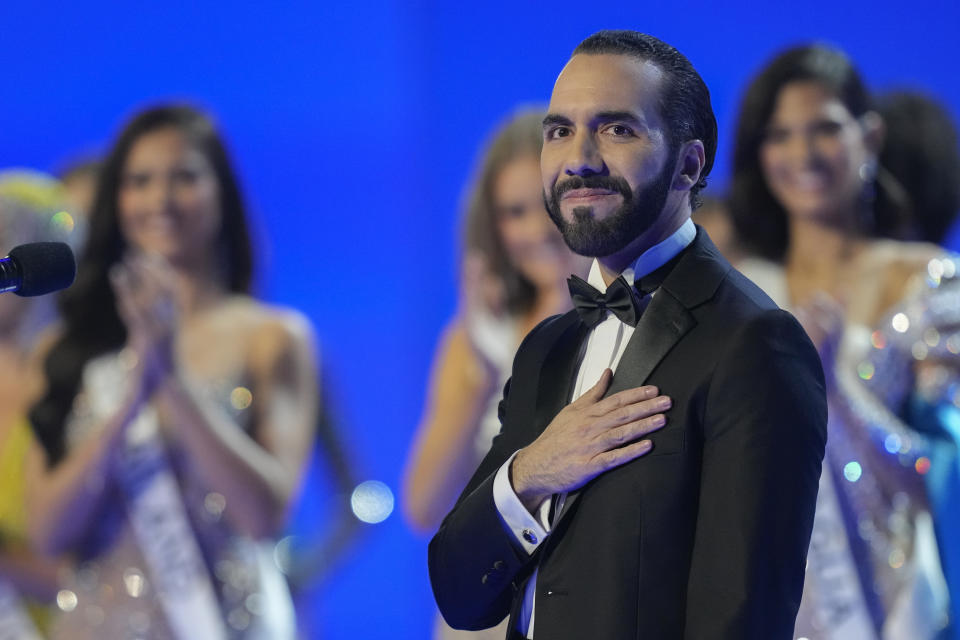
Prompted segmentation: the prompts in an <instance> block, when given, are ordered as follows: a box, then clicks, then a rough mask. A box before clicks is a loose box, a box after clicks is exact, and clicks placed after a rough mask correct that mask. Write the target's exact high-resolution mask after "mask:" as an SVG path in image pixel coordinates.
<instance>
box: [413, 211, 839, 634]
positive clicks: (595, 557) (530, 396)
mask: <svg viewBox="0 0 960 640" xmlns="http://www.w3.org/2000/svg"><path fill="white" fill-rule="evenodd" d="M672 264H673V266H672V269H671V270H670V272H669V273H668V274H667V275H666V277H665V279H664V281H663V284H662V285H661V287H660V289H659V291H658V292H657V293H656V295H655V296H654V297H653V300H652V301H651V303H650V305H649V306H648V307H647V309H646V311H645V312H644V314H643V316H642V318H641V319H640V322H639V324H638V325H637V328H636V331H635V332H634V334H633V337H632V338H631V340H630V342H629V343H628V345H627V347H626V351H625V352H624V354H623V357H622V358H621V361H620V364H619V366H618V368H617V371H616V375H614V378H613V382H612V384H611V388H610V391H609V393H615V392H617V391H620V390H623V389H627V388H631V387H637V386H641V385H644V384H653V385H657V386H658V387H659V388H660V392H661V393H663V394H666V395H669V396H670V397H671V398H672V399H673V406H672V408H671V409H670V410H669V411H668V412H667V414H666V415H667V425H666V426H665V427H664V428H663V429H662V430H660V431H658V432H657V433H655V434H654V435H653V436H652V440H653V443H654V447H653V450H652V451H651V452H650V453H649V454H647V455H646V456H643V457H641V458H638V459H636V460H634V461H632V462H629V463H627V464H626V465H623V466H622V467H619V468H616V469H613V470H611V471H608V472H606V473H604V474H602V475H600V476H598V477H597V478H595V479H593V480H592V481H591V482H589V483H587V484H586V485H585V486H584V487H583V488H582V489H580V490H579V491H577V492H573V493H571V494H570V496H568V498H567V501H566V504H565V506H564V508H563V511H562V513H560V514H559V516H558V519H557V520H556V521H555V524H554V527H553V531H552V533H551V534H550V535H549V536H548V537H547V539H546V540H545V541H544V542H543V543H542V544H541V545H540V547H539V548H538V549H537V550H536V552H535V553H534V554H533V555H528V554H527V553H526V552H525V551H524V550H523V549H522V547H520V546H519V545H518V544H517V543H516V540H515V538H514V537H513V534H512V533H511V532H510V531H509V530H508V529H507V528H506V526H505V525H504V523H503V521H502V519H501V518H500V516H499V513H498V511H497V508H496V506H495V504H494V500H493V478H494V476H495V474H496V472H497V470H498V469H499V467H500V466H501V465H502V464H503V463H504V462H505V461H506V460H507V458H508V457H509V456H510V455H511V454H513V452H514V451H517V450H518V449H520V448H522V447H524V446H526V445H528V444H530V443H531V442H532V441H533V440H534V439H536V438H537V436H538V435H540V433H541V432H542V431H543V430H544V429H545V428H546V426H547V425H548V424H549V423H550V421H551V420H552V419H553V418H554V416H556V414H557V413H558V412H559V411H560V410H561V409H562V408H563V407H564V406H565V405H566V404H567V403H568V402H569V398H570V393H571V386H572V384H573V381H574V379H575V376H576V371H577V365H578V360H579V358H580V354H581V351H582V345H583V343H584V341H585V338H586V336H587V334H588V331H589V330H588V328H587V327H586V326H585V325H584V324H583V323H582V322H581V321H580V320H579V318H578V316H577V314H576V312H575V311H573V312H570V313H567V314H566V315H562V316H555V317H553V318H550V319H548V320H546V321H545V322H543V323H542V324H541V325H539V326H538V327H537V328H536V329H534V330H533V331H532V332H531V333H530V334H529V335H528V336H527V338H526V339H525V340H524V342H523V343H522V344H521V346H520V348H519V350H518V352H517V355H516V358H515V360H514V365H513V375H512V379H511V382H509V383H507V387H506V389H505V390H504V398H503V401H502V402H501V405H500V409H501V421H502V428H501V432H500V434H499V435H498V436H497V437H496V438H495V440H494V442H493V445H492V448H491V450H490V452H489V453H488V454H487V456H486V457H485V458H484V460H483V462H482V463H481V464H480V467H479V469H478V470H477V472H476V473H475V474H474V476H473V478H472V479H471V481H470V483H469V484H468V485H467V488H466V489H465V490H464V492H463V494H462V495H461V496H460V499H459V500H458V502H457V504H456V506H455V507H454V509H453V511H451V513H450V514H449V515H448V516H447V517H446V519H445V520H444V522H443V524H442V526H441V527H440V530H439V531H438V532H437V534H436V536H435V537H434V538H433V540H432V541H431V542H430V552H429V561H430V577H431V582H432V584H433V591H434V595H435V597H436V600H437V603H438V605H439V606H440V610H441V612H442V613H443V615H444V617H445V618H446V620H447V622H449V623H450V624H451V625H452V626H453V627H458V628H465V629H481V628H485V627H488V626H492V625H493V624H495V623H497V622H498V621H499V620H501V619H502V618H503V617H504V616H506V615H507V614H508V613H512V614H513V616H514V617H515V616H516V613H517V611H518V608H519V603H520V602H521V599H522V597H523V586H524V584H525V582H526V580H527V578H528V577H529V575H530V573H531V571H532V570H533V568H534V567H535V566H537V565H538V564H539V567H540V571H539V576H538V580H537V595H536V622H535V625H536V626H535V635H536V638H538V639H542V640H555V639H566V638H569V639H571V640H573V639H576V640H585V639H592V638H602V639H604V640H616V639H621V638H622V639H624V640H626V639H631V640H636V639H641V638H642V639H652V640H665V639H671V638H729V639H731V640H733V639H736V640H744V639H752V638H756V639H758V640H760V639H762V640H771V639H776V638H784V639H788V638H792V634H793V626H794V620H795V617H796V613H797V608H798V607H799V604H800V595H801V592H802V590H803V576H804V565H805V559H806V551H807V546H808V544H809V541H810V532H811V528H812V526H813V512H814V505H815V502H816V495H817V486H818V479H819V476H820V465H821V461H822V459H823V453H824V445H825V441H826V421H827V410H826V399H825V394H824V381H823V371H822V369H821V366H820V360H819V357H818V355H817V352H816V350H815V349H814V347H813V345H812V344H811V343H810V340H809V339H808V338H807V336H806V334H805V333H804V331H803V329H802V328H801V327H800V325H799V324H798V323H797V321H796V320H795V319H794V318H793V317H792V316H791V315H790V314H788V313H787V312H785V311H781V310H779V309H778V308H777V307H776V305H775V304H774V303H773V302H772V301H771V300H770V299H769V298H768V297H767V296H766V295H765V294H764V293H763V292H762V291H761V290H760V289H759V288H757V287H756V286H755V285H754V284H753V283H751V282H750V281H749V280H747V279H746V278H744V277H743V276H742V275H741V274H740V273H739V272H737V271H736V270H734V269H733V268H732V267H731V266H730V263H728V262H727V261H726V260H725V259H724V258H723V257H722V256H721V255H720V254H719V252H718V251H717V250H716V248H715V247H714V246H713V243H712V242H710V240H709V238H708V237H707V236H706V234H705V233H704V232H703V230H702V229H698V232H697V236H696V239H695V240H694V241H693V243H692V244H691V245H690V246H689V247H688V248H687V249H685V250H684V251H683V252H682V253H681V255H680V257H679V258H678V259H676V260H675V261H673V262H672ZM513 625H514V621H513V620H511V628H513Z"/></svg>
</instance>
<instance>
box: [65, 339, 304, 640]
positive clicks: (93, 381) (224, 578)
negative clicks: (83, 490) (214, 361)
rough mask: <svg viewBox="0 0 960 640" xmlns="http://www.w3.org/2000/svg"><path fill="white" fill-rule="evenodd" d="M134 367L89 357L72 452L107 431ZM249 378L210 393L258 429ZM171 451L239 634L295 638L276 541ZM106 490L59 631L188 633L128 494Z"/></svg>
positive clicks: (73, 638)
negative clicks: (170, 603) (166, 594)
mask: <svg viewBox="0 0 960 640" xmlns="http://www.w3.org/2000/svg"><path fill="white" fill-rule="evenodd" d="M127 374H128V366H125V358H124V357H123V356H122V355H121V353H115V354H110V355H106V356H102V357H100V358H97V359H95V360H92V361H91V362H89V363H88V364H87V366H86V368H85V369H84V375H83V380H82V388H81V392H80V393H79V394H78V395H77V397H76V399H75V402H74V407H73V411H72V413H71V416H70V418H69V420H68V423H67V447H68V450H69V448H71V447H75V446H77V445H78V444H79V443H80V442H81V441H83V440H85V439H86V438H91V437H98V435H99V434H98V431H97V425H100V424H103V423H104V422H105V420H106V419H108V418H109V417H110V416H111V415H112V414H113V413H114V412H115V411H116V409H117V407H119V406H120V403H121V402H122V399H123V397H124V394H125V389H126V385H127V382H128V375H127ZM242 385H243V381H242V380H229V381H228V380H220V381H209V382H208V384H207V385H206V387H205V388H203V389H202V390H201V394H202V395H203V396H204V397H205V398H206V399H207V400H209V401H211V402H214V403H217V405H219V406H220V407H221V408H222V409H223V410H224V411H227V412H228V413H229V414H230V415H231V417H232V418H233V419H234V420H235V422H236V424H237V425H238V426H239V428H243V429H249V428H250V426H251V425H250V415H249V413H250V411H249V395H248V392H247V390H246V388H245V387H243V386H242ZM244 396H246V400H245V398H244ZM168 457H169V459H170V462H171V467H172V470H173V473H174V475H175V477H176V479H177V483H178V485H179V489H180V494H181V495H182V497H183V502H184V507H185V510H186V513H187V516H188V519H189V521H190V524H191V526H192V529H193V532H194V534H195V538H196V540H197V543H198V546H199V547H200V551H201V553H202V555H203V559H204V561H205V563H206V565H207V569H208V570H209V573H210V581H211V583H212V585H213V587H214V590H215V592H216V595H217V597H218V599H219V605H220V608H221V613H222V616H223V619H224V622H225V626H226V628H227V630H228V633H229V637H230V638H231V639H241V638H242V639H244V640H254V639H256V640H261V639H263V640H267V639H270V640H286V639H291V640H292V638H294V637H295V630H294V617H293V607H292V603H291V600H290V594H289V591H288V590H287V586H286V582H285V579H284V577H283V576H282V574H281V573H280V571H279V570H278V569H277V566H276V564H275V562H274V559H273V544H271V543H269V542H266V541H259V542H258V541H254V540H252V539H250V538H248V537H245V536H242V535H238V534H237V533H236V532H234V531H233V530H231V527H230V525H229V524H228V518H227V515H228V512H229V509H230V505H229V504H227V503H226V500H225V499H224V497H223V495H221V494H219V493H216V492H215V491H212V490H211V489H210V488H209V487H206V486H204V483H203V481H202V480H201V478H200V477H198V476H197V474H196V473H194V472H192V471H191V467H190V465H189V464H187V463H186V460H185V458H184V456H183V455H181V454H178V452H177V451H176V450H175V449H170V450H169V451H168ZM94 489H98V488H96V487H95V488H94ZM99 490H104V489H103V487H102V486H101V487H99ZM105 490H107V491H110V493H111V495H110V496H109V497H108V500H107V506H106V507H105V509H104V510H103V512H102V513H101V514H100V515H99V517H98V520H97V526H96V528H95V529H94V530H92V531H90V532H88V535H87V536H86V537H85V539H84V542H83V544H82V548H81V549H80V553H79V554H78V556H77V561H76V563H75V565H74V566H73V567H72V569H70V570H68V571H65V572H64V575H62V576H61V583H62V584H61V591H60V593H59V594H58V597H57V605H58V607H59V609H60V610H61V613H60V616H59V618H58V620H57V621H56V623H55V625H54V631H53V633H52V638H55V639H61V638H62V639H64V640H67V639H69V640H86V639H91V640H92V639H94V638H96V639H105V638H109V639H111V640H125V639H131V640H133V639H140V638H143V639H146V638H149V639H151V640H167V639H170V640H182V639H179V638H175V636H174V635H173V633H172V631H171V629H170V625H169V624H168V621H167V619H166V617H165V614H164V611H163V610H162V608H161V603H160V601H159V599H158V598H157V597H156V593H155V590H154V588H153V584H152V583H151V578H150V572H149V570H148V569H147V562H146V559H145V557H144V555H143V553H142V552H141V549H140V547H139V545H138V541H137V538H136V536H135V534H134V531H133V528H132V525H131V521H130V519H129V516H128V511H127V506H126V501H125V499H124V497H123V495H122V494H121V492H119V491H118V490H117V488H116V487H113V488H111V487H110V486H109V485H107V486H106V489H105Z"/></svg>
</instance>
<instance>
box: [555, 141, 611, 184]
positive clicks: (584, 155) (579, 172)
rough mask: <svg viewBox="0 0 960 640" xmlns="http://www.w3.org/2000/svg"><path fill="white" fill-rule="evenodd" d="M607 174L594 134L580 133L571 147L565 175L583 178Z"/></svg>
mask: <svg viewBox="0 0 960 640" xmlns="http://www.w3.org/2000/svg"><path fill="white" fill-rule="evenodd" d="M605 172H606V165H605V164H604V162H603V156H602V154H601V153H600V149H599V148H598V147H597V141H596V140H595V139H594V137H593V134H592V133H580V134H579V135H578V139H577V140H575V141H574V144H572V145H570V157H569V158H568V159H567V164H566V168H565V169H564V173H566V174H567V175H568V176H581V177H583V176H592V175H597V174H602V173H605Z"/></svg>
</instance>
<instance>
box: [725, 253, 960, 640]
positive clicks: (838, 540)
mask: <svg viewBox="0 0 960 640" xmlns="http://www.w3.org/2000/svg"><path fill="white" fill-rule="evenodd" d="M738 268H739V269H740V271H742V272H743V273H744V275H746V276H747V277H748V278H750V279H751V280H753V281H754V282H755V283H756V284H757V285H759V286H760V287H761V288H763V289H764V290H765V291H766V293H767V294H768V295H770V297H771V298H773V300H774V301H776V302H777V303H778V304H779V305H780V306H781V307H784V308H789V306H790V304H789V295H788V289H787V282H786V274H785V273H784V271H783V269H782V267H780V266H779V265H776V264H773V263H770V262H767V261H764V260H760V259H756V258H749V259H747V260H745V261H743V262H742V263H741V264H740V265H739V266H738ZM937 285H939V281H938V282H937ZM922 289H925V290H920V291H917V293H915V294H914V295H913V296H911V298H909V299H906V300H904V301H903V304H904V305H905V306H910V305H914V306H915V305H916V304H917V301H924V300H929V299H930V297H931V295H933V293H934V291H935V289H936V287H932V288H931V287H927V288H922ZM958 289H960V287H958V288H957V289H954V292H953V295H954V296H955V297H957V296H960V293H958ZM957 299H958V300H960V297H958V298H957ZM919 304H921V306H922V305H923V304H925V303H924V302H920V303H919ZM897 314H901V315H902V311H901V310H900V309H893V310H891V312H890V314H889V317H888V320H887V321H885V323H884V324H883V325H882V326H881V327H880V328H879V329H874V330H871V329H870V328H867V327H864V326H858V325H850V324H848V325H847V326H846V327H845V328H844V333H843V336H842V339H841V341H840V345H839V348H838V353H837V359H836V367H835V369H834V371H833V372H828V376H827V381H828V389H827V395H828V407H829V422H828V428H827V447H826V455H825V458H824V465H823V473H822V475H821V481H820V491H819V494H818V497H817V510H816V514H815V516H814V526H813V534H812V536H811V542H810V550H809V552H808V557H807V572H806V576H805V583H804V591H803V598H802V601H801V605H800V611H799V614H798V616H797V624H796V630H795V634H794V637H795V638H798V639H806V640H841V639H842V640H848V639H849V640H933V639H938V640H939V639H941V638H947V637H952V636H948V635H946V634H947V633H948V632H947V631H946V627H947V624H948V607H949V604H948V595H947V588H946V583H945V581H944V575H943V569H942V563H941V551H940V549H938V540H937V532H936V531H935V527H934V519H933V517H932V513H933V510H932V507H931V500H930V493H929V490H928V487H927V485H926V482H925V479H926V478H925V476H926V475H927V474H928V473H929V471H930V464H931V463H930V458H929V443H928V440H927V438H926V437H924V435H923V434H921V433H919V432H918V431H917V430H916V429H915V428H913V427H915V426H916V425H913V424H911V425H910V426H908V425H907V424H906V423H905V422H904V421H903V420H902V419H901V418H900V417H899V416H900V415H902V414H903V411H902V406H903V401H904V399H905V398H907V397H908V396H910V395H912V394H913V393H914V392H915V391H916V388H917V387H916V384H915V383H916V380H915V378H914V376H913V371H914V369H915V367H916V365H917V362H918V360H920V358H916V357H915V356H918V355H920V354H919V352H917V353H913V352H912V351H911V349H910V348H907V349H902V348H901V349H897V348H894V343H899V342H902V340H900V339H898V338H896V337H894V336H899V335H900V332H898V331H897V329H895V328H894V326H902V325H898V324H897V323H895V322H894V321H893V319H894V318H896V317H897ZM914 315H915V317H914V320H913V325H914V330H916V331H919V335H923V334H924V333H925V332H926V333H927V336H928V337H932V334H931V333H930V332H929V329H931V328H932V327H933V326H934V324H935V322H934V320H933V319H932V318H930V317H925V316H924V314H922V313H915V314H914ZM898 320H899V319H898ZM931 342H932V340H931ZM958 345H960V342H958ZM957 353H960V350H958V351H957ZM925 356H926V354H924V357H925ZM949 369H950V373H949V375H950V377H951V378H952V379H953V380H954V381H956V380H958V376H957V361H956V358H955V356H954V362H953V363H952V366H951V367H949ZM941 543H942V539H941Z"/></svg>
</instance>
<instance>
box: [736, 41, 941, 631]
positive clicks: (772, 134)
mask: <svg viewBox="0 0 960 640" xmlns="http://www.w3.org/2000/svg"><path fill="white" fill-rule="evenodd" d="M883 139H884V123H883V121H882V119H881V118H880V116H879V115H878V114H877V113H876V112H875V111H873V110H872V107H871V104H870V99H869V96H868V93H867V90H866V88H865V87H864V85H863V83H862V81H861V79H860V77H859V75H858V74H857V72H856V70H855V69H854V68H853V66H852V65H851V63H850V61H849V60H848V59H847V57H846V56H845V55H844V54H843V53H841V52H839V51H837V50H835V49H832V48H829V47H824V46H818V45H813V46H804V47H798V48H794V49H790V50H788V51H785V52H783V53H781V54H780V55H779V56H777V57H776V58H775V59H774V60H773V61H772V62H770V63H769V64H768V65H767V66H766V67H764V69H763V70H761V71H760V73H759V74H758V75H757V76H756V77H755V78H754V80H753V81H752V83H751V84H750V86H749V88H748V89H747V91H746V94H745V96H744V99H743V103H742V107H741V111H740V115H739V119H738V128H737V135H736V141H735V144H736V148H735V152H734V173H733V188H732V192H731V198H730V207H731V212H732V215H733V218H734V222H735V225H736V228H737V231H738V233H739V235H740V237H741V240H742V241H743V242H744V243H745V245H746V246H747V248H748V249H752V250H753V252H754V254H755V257H752V258H747V259H745V260H744V261H742V262H741V263H740V269H741V270H742V271H743V272H744V273H745V274H746V275H747V276H748V277H750V278H751V279H752V280H754V281H755V282H756V283H757V284H758V285H760V286H761V287H762V288H764V289H765V290H766V292H767V293H768V294H770V296H771V297H772V298H774V300H776V301H777V302H778V304H780V305H781V306H783V307H786V308H789V309H791V310H793V311H794V312H795V313H796V314H797V316H798V317H799V318H800V320H801V322H803V323H804V326H805V327H806V329H807V331H808V333H810V335H811V338H813V340H814V342H815V343H817V344H818V347H819V349H820V353H821V357H822V359H823V365H824V370H825V373H826V374H827V384H828V400H829V403H830V423H829V432H828V442H827V454H826V457H825V460H824V468H823V473H822V476H821V483H820V493H819V497H818V502H817V513H816V518H815V521H814V531H813V536H812V540H811V546H810V551H809V555H808V569H807V575H806V582H805V587H804V596H803V602H802V604H801V609H800V614H799V616H798V619H797V629H796V637H807V638H811V639H813V638H884V639H886V638H904V639H905V638H911V639H914V640H918V639H922V638H934V637H941V636H940V635H938V634H942V633H945V631H944V627H945V625H946V624H947V615H946V612H947V602H946V599H947V594H946V589H945V585H944V581H943V572H942V562H941V561H942V557H941V555H942V553H943V551H944V549H943V548H942V547H943V543H949V538H947V537H945V536H944V535H942V534H943V533H944V532H943V531H942V530H941V531H938V533H940V534H941V536H940V542H941V548H940V549H938V545H937V539H936V536H935V529H934V525H933V521H932V518H931V513H935V509H934V508H933V507H932V506H931V493H930V491H929V490H928V489H929V488H928V486H927V485H926V484H925V480H926V479H927V478H926V475H925V474H927V473H928V472H929V471H930V468H931V467H930V464H931V457H930V456H931V455H932V449H931V446H930V440H928V439H927V438H925V437H924V436H922V435H921V434H920V433H918V431H917V430H918V429H919V428H921V427H920V425H918V424H916V423H915V422H912V421H911V422H909V424H908V423H907V422H905V421H908V420H909V411H907V409H906V405H905V399H906V398H908V397H910V396H913V395H914V394H917V393H923V379H924V371H925V370H927V367H928V366H929V365H931V362H929V361H926V360H925V358H926V356H927V354H928V353H929V354H930V355H931V356H932V355H933V353H934V351H936V350H937V349H940V351H942V352H943V353H944V354H947V352H946V351H945V350H944V345H943V343H941V342H940V338H939V337H938V336H939V335H940V334H939V333H937V328H936V326H935V325H937V323H938V322H947V323H951V322H953V321H955V320H956V318H955V319H954V320H948V319H946V318H944V319H941V320H935V319H933V318H930V317H928V316H927V315H925V314H924V313H923V312H922V311H918V307H917V305H916V304H915V301H917V300H921V301H922V300H929V299H930V298H931V296H934V295H938V294H939V293H940V291H941V287H945V288H950V287H949V285H950V283H949V282H948V281H949V278H950V276H952V275H953V272H954V267H953V263H952V261H950V260H949V259H948V258H946V257H944V256H942V253H941V252H940V251H939V250H938V248H937V247H935V246H933V245H927V244H917V243H907V242H899V241H896V240H891V239H884V238H898V237H902V236H905V235H908V234H909V229H910V219H909V216H910V213H911V210H910V199H909V194H908V193H907V192H906V191H905V189H904V188H903V186H902V185H901V184H900V183H899V182H898V181H897V180H896V179H895V178H894V177H893V176H892V174H891V173H890V172H889V171H887V169H886V168H885V167H884V166H883V165H882V164H881V163H880V162H878V158H879V154H880V151H881V149H882V146H883ZM941 258H943V259H941ZM954 295H956V287H955V285H954ZM908 307H909V309H910V310H909V311H908V313H910V314H911V320H908V319H907V315H906V314H905V313H904V312H903V310H902V309H903V308H908ZM922 307H923V305H922V304H921V305H920V308H922ZM905 322H907V323H909V324H912V326H911V328H910V331H909V332H908V333H909V335H911V336H916V335H920V336H923V335H925V336H926V340H927V342H923V341H922V338H916V337H914V338H911V340H917V339H919V340H920V344H921V345H923V348H924V349H926V351H923V352H921V351H922V350H921V349H920V348H919V347H913V348H912V349H911V347H912V343H909V344H908V345H907V348H906V349H905V350H904V349H903V348H902V345H903V344H904V342H903V340H902V338H901V336H904V335H907V333H905V332H906V331H907V330H906V328H905V327H904V323H905ZM874 329H876V331H873V330H874ZM940 329H943V330H944V335H943V339H946V337H947V333H946V328H945V327H944V326H941V327H940ZM901 330H903V331H901ZM914 331H919V332H920V333H919V334H914ZM935 334H936V335H935ZM935 338H936V339H935ZM947 355H949V354H947ZM880 359H886V360H884V362H883V364H881V363H880ZM891 359H892V360H891ZM930 360H933V358H932V357H931V359H930ZM951 364H952V365H956V364H957V361H956V357H955V356H954V357H953V361H952V363H951ZM938 366H939V365H938ZM950 369H951V370H952V373H950V374H949V375H950V376H951V377H952V378H953V379H957V376H956V369H955V367H953V366H952V367H950ZM895 371H896V372H897V373H898V374H899V373H905V375H891V374H893V373H894V372H895ZM950 444H951V446H952V441H951V442H950ZM953 450H954V451H955V450H956V448H955V446H954V447H953ZM953 464H956V461H955V458H954V462H953ZM953 544H954V545H955V544H956V542H955V541H954V542H953Z"/></svg>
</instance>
